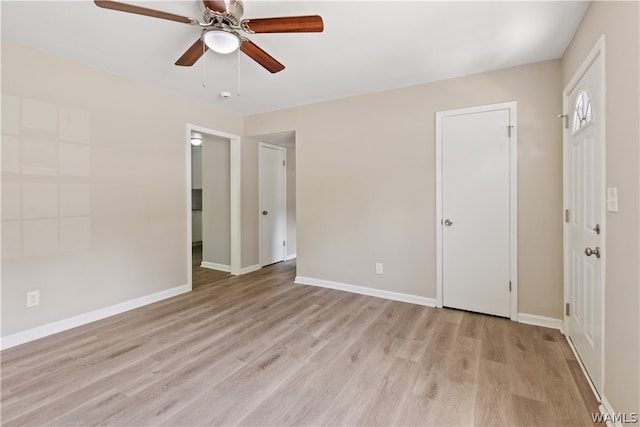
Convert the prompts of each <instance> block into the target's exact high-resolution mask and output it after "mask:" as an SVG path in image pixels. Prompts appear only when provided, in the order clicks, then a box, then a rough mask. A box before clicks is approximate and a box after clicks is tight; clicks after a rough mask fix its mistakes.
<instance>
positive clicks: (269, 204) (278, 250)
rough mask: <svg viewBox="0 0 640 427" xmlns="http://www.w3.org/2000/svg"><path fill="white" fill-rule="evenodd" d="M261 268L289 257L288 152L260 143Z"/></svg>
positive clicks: (282, 148)
mask: <svg viewBox="0 0 640 427" xmlns="http://www.w3.org/2000/svg"><path fill="white" fill-rule="evenodd" d="M259 150H260V156H259V167H260V173H259V176H260V265H262V266H263V267H264V266H265V265H269V264H273V263H276V262H280V261H284V259H285V256H286V232H287V229H286V224H287V218H286V213H287V210H286V173H285V172H286V170H285V159H286V158H287V154H286V149H285V148H284V147H280V146H277V145H271V144H266V143H263V142H261V143H260V148H259Z"/></svg>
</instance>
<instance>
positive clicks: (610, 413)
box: [599, 396, 622, 427]
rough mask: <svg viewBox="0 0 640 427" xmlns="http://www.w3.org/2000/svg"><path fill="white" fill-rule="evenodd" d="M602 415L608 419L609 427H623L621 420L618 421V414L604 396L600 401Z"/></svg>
mask: <svg viewBox="0 0 640 427" xmlns="http://www.w3.org/2000/svg"><path fill="white" fill-rule="evenodd" d="M599 409H600V413H601V414H603V415H605V416H606V417H607V421H606V422H607V427H622V422H621V420H620V419H617V418H616V416H615V414H616V412H615V411H614V410H613V408H612V407H611V404H610V403H609V401H608V400H607V399H606V398H605V397H604V396H602V399H601V400H600V407H599Z"/></svg>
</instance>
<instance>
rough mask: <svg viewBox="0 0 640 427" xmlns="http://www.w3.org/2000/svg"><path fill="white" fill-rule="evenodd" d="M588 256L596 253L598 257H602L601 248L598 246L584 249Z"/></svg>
mask: <svg viewBox="0 0 640 427" xmlns="http://www.w3.org/2000/svg"><path fill="white" fill-rule="evenodd" d="M584 253H585V255H586V256H591V255H595V256H596V258H600V248H599V247H597V246H596V248H595V249H591V248H587V249H585V250H584Z"/></svg>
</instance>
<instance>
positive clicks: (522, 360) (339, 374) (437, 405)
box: [0, 261, 597, 426]
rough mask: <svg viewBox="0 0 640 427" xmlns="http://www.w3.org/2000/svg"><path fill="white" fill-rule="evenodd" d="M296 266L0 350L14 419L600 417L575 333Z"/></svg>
mask: <svg viewBox="0 0 640 427" xmlns="http://www.w3.org/2000/svg"><path fill="white" fill-rule="evenodd" d="M294 275H295V262H294V261H289V262H286V263H280V264H275V265H272V266H269V267H266V268H264V269H262V270H260V271H257V272H255V273H251V274H248V275H245V276H240V277H236V276H226V277H223V278H221V277H220V276H219V275H217V274H215V272H213V274H212V276H211V280H210V281H209V282H207V278H206V277H205V276H206V275H202V277H200V278H199V280H200V281H202V283H201V286H199V287H198V288H197V289H195V290H194V291H193V292H191V293H189V294H185V295H181V296H178V297H175V298H172V299H170V300H165V301H162V302H159V303H156V304H153V305H150V306H146V307H142V308H140V309H137V310H134V311H131V312H128V313H123V314H121V315H118V316H114V317H111V318H108V319H104V320H102V321H99V322H95V323H92V324H89V325H85V326H83V327H79V328H76V329H73V330H69V331H66V332H63V333H60V334H57V335H55V336H51V337H47V338H44V339H41V340H38V341H34V342H31V343H28V344H25V345H22V346H19V347H15V348H12V349H8V350H5V351H3V352H2V354H1V357H2V361H1V363H2V364H1V367H2V383H1V387H2V395H1V400H0V404H1V415H2V424H3V425H7V426H10V425H11V426H30V425H56V426H65V425H109V426H125V425H126V426H156V425H172V426H177V425H180V426H191V425H202V426H204V425H246V426H276V425H303V426H306V425H354V426H355V425H358V426H360V425H362V426H363V425H367V426H369V425H382V426H392V425H403V426H423V425H509V426H512V425H522V426H525V425H526V426H529V425H545V426H547V425H554V426H559V425H570V426H586V425H592V422H591V415H590V414H591V412H595V411H597V402H596V401H595V399H594V397H593V395H592V394H591V392H590V390H589V386H588V385H587V383H586V380H585V379H584V376H583V375H582V372H581V371H580V367H579V365H578V363H577V362H576V360H575V359H574V357H573V355H572V353H571V351H570V349H569V348H568V345H567V343H566V341H565V339H564V337H563V336H562V335H561V334H560V333H559V332H558V331H555V330H550V329H544V328H538V327H534V326H529V325H523V324H518V323H514V322H511V321H509V320H507V319H501V318H496V317H491V316H483V315H479V314H474V313H467V312H462V311H456V310H449V309H434V308H429V307H421V306H416V305H412V304H407V303H401V302H394V301H387V300H383V299H378V298H373V297H367V296H361V295H354V294H349V293H345V292H340V291H335V290H329V289H321V288H314V287H310V286H302V285H294V284H293V278H294Z"/></svg>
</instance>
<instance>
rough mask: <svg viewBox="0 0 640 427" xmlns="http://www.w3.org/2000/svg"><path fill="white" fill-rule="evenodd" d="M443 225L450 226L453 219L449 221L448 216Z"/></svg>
mask: <svg viewBox="0 0 640 427" xmlns="http://www.w3.org/2000/svg"><path fill="white" fill-rule="evenodd" d="M444 225H446V226H447V227H450V226H452V225H453V221H451V220H450V219H449V218H447V219H445V220H444Z"/></svg>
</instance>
